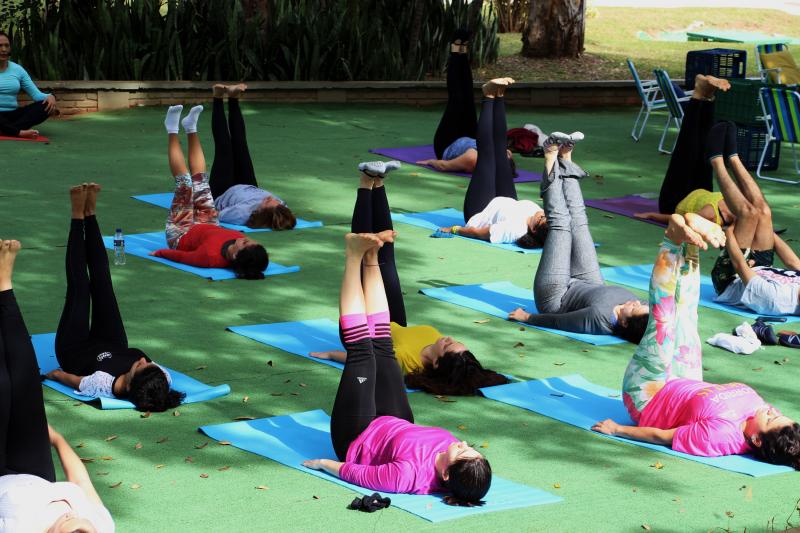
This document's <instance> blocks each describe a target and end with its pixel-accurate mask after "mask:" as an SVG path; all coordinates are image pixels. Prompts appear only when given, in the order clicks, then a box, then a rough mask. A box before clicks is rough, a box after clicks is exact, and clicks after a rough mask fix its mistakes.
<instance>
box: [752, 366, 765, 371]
mask: <svg viewBox="0 0 800 533" xmlns="http://www.w3.org/2000/svg"><path fill="white" fill-rule="evenodd" d="M762 370H764V367H763V366H760V367H758V368H754V369H753V372H761V371H762Z"/></svg>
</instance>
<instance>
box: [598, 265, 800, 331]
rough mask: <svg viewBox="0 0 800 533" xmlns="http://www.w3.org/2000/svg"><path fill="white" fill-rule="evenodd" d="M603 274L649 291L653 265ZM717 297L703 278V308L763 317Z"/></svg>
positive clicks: (614, 269)
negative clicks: (728, 303) (716, 299)
mask: <svg viewBox="0 0 800 533" xmlns="http://www.w3.org/2000/svg"><path fill="white" fill-rule="evenodd" d="M601 272H602V274H603V278H605V280H606V281H610V282H612V283H619V284H620V285H626V286H628V287H633V288H634V289H640V290H643V291H649V290H650V274H652V272H653V265H650V264H647V265H631V266H618V267H605V268H603V269H601ZM716 297H717V293H716V292H715V291H714V285H713V284H712V283H711V278H710V277H709V276H701V281H700V305H702V306H703V307H707V308H709V309H716V310H718V311H725V312H726V313H731V314H733V315H739V316H743V317H746V318H749V319H750V320H755V319H756V318H758V317H759V316H763V315H759V314H758V313H754V312H752V311H750V310H748V309H745V308H743V307H734V306H732V305H727V304H721V303H717V302H715V301H714V298H716ZM784 318H786V322H797V321H798V320H800V317H798V316H792V315H784Z"/></svg>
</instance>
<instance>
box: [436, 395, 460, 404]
mask: <svg viewBox="0 0 800 533" xmlns="http://www.w3.org/2000/svg"><path fill="white" fill-rule="evenodd" d="M434 398H436V399H437V400H439V401H440V402H445V403H455V402H456V400H451V399H450V398H448V397H447V396H442V395H441V394H437V395H435V396H434Z"/></svg>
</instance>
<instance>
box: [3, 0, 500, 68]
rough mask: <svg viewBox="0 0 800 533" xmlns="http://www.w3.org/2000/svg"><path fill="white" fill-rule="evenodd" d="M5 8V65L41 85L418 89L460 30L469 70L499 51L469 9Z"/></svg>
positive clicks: (443, 5)
mask: <svg viewBox="0 0 800 533" xmlns="http://www.w3.org/2000/svg"><path fill="white" fill-rule="evenodd" d="M8 2H9V3H8V4H6V6H13V7H10V8H9V7H6V8H4V9H2V10H0V24H2V25H3V26H7V28H8V31H9V34H10V35H11V39H12V43H13V46H14V50H13V52H12V56H13V58H14V60H15V61H17V62H19V63H21V64H23V65H24V66H25V68H26V69H28V70H29V71H30V72H31V74H32V75H33V76H35V77H37V78H39V79H52V80H65V79H84V80H103V79H106V80H245V79H247V80H337V81H341V80H418V79H424V78H425V77H426V76H427V75H431V74H433V75H439V74H440V73H441V71H442V69H443V68H444V65H445V62H446V60H447V53H448V48H449V47H448V43H449V41H450V38H451V35H452V33H453V30H454V29H455V28H456V27H460V26H469V27H470V28H471V29H473V31H474V36H473V39H472V47H471V50H472V55H473V62H474V63H475V64H476V65H482V64H484V63H486V62H492V61H494V60H495V59H496V58H497V50H498V38H497V19H496V17H495V15H494V12H493V10H492V8H491V3H488V4H489V8H488V9H483V10H476V9H470V4H469V3H468V2H467V0H260V1H259V0H256V1H252V0H250V1H249V2H248V1H247V0H8ZM4 4H5V2H4ZM14 4H16V5H14ZM471 18H473V19H477V20H470V19H471Z"/></svg>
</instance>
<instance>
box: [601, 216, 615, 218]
mask: <svg viewBox="0 0 800 533" xmlns="http://www.w3.org/2000/svg"><path fill="white" fill-rule="evenodd" d="M603 216H604V217H606V218H614V215H603Z"/></svg>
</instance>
